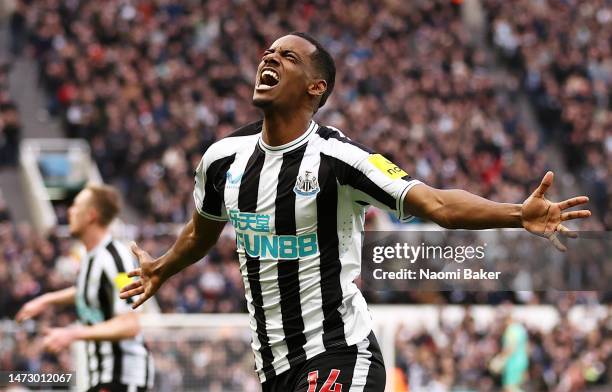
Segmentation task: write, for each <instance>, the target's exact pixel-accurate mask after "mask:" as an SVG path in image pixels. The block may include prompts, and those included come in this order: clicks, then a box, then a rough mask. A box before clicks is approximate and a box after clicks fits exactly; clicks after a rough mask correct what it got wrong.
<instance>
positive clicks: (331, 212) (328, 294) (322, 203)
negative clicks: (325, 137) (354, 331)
mask: <svg viewBox="0 0 612 392" xmlns="http://www.w3.org/2000/svg"><path fill="white" fill-rule="evenodd" d="M318 178H319V187H320V189H321V190H320V191H319V193H318V194H317V237H318V240H319V253H320V254H321V297H322V301H323V317H324V319H323V343H324V345H325V348H326V349H329V348H330V347H334V346H340V345H342V346H346V338H345V336H344V322H343V321H342V315H341V314H340V310H339V309H340V306H341V305H342V286H341V284H340V273H341V271H342V264H341V263H340V253H339V250H338V246H339V240H338V228H337V226H338V224H337V221H336V220H337V213H338V187H337V183H336V178H335V176H334V174H333V161H332V159H331V158H330V157H328V156H327V155H325V154H321V163H320V165H319V173H318Z"/></svg>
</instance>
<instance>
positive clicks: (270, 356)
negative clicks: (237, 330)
mask: <svg viewBox="0 0 612 392" xmlns="http://www.w3.org/2000/svg"><path fill="white" fill-rule="evenodd" d="M261 127H262V122H261V121H259V122H256V123H253V124H250V125H247V126H246V127H243V128H241V129H239V130H238V131H236V132H235V133H234V134H232V135H230V136H229V137H227V138H225V139H221V140H219V141H218V142H216V143H214V144H213V145H212V146H211V147H210V148H209V149H208V150H207V151H206V153H205V154H204V157H203V158H202V160H201V162H200V164H199V165H198V168H197V170H196V174H195V190H194V199H195V203H196V208H197V210H198V212H199V213H200V214H201V215H202V216H204V217H206V218H208V219H214V220H224V221H225V220H229V221H230V222H231V224H232V225H233V226H234V228H235V230H236V242H237V249H238V254H239V259H240V269H241V272H242V276H243V280H244V285H245V289H246V299H247V306H248V310H249V313H250V315H251V323H250V324H251V329H252V332H253V334H252V337H253V342H252V347H253V351H254V354H255V362H256V369H257V372H258V374H259V377H260V380H261V381H262V382H263V381H265V380H266V379H270V378H271V377H273V376H274V375H277V374H280V373H282V372H284V371H286V370H288V369H289V368H291V367H293V366H296V365H297V364H299V363H301V362H303V361H304V360H306V359H308V358H311V357H313V356H314V355H317V354H319V353H322V352H323V351H325V350H326V349H328V348H332V347H341V346H346V345H353V344H356V343H358V342H361V341H363V339H364V338H366V337H367V336H368V334H369V333H370V331H371V329H372V321H371V317H370V314H369V312H368V310H367V306H366V302H365V300H364V298H363V296H362V294H361V292H360V291H359V290H358V289H357V286H356V285H355V284H354V283H353V280H354V279H355V278H356V277H357V275H359V273H360V265H361V246H362V231H363V225H364V213H365V209H366V207H367V206H368V205H375V206H377V207H380V208H382V209H385V210H388V211H394V212H395V213H396V215H397V217H398V218H399V219H400V220H405V219H406V218H408V217H407V216H406V214H405V212H404V211H403V207H402V204H403V203H402V201H403V199H404V196H405V194H406V193H407V192H408V190H409V189H410V188H411V187H412V186H414V185H416V184H417V183H418V181H416V180H413V179H411V178H410V176H408V175H407V174H406V173H405V172H404V171H403V170H401V169H400V168H398V167H397V166H396V165H394V164H393V163H391V162H389V161H388V160H386V159H385V158H384V157H383V156H381V155H379V154H375V153H373V152H372V151H370V150H368V149H367V148H365V147H363V146H360V145H358V144H356V143H354V142H353V141H351V140H350V139H348V138H346V137H345V136H344V135H343V134H342V133H341V132H340V131H338V130H337V129H334V128H328V127H319V126H318V125H317V124H316V123H315V122H314V121H312V122H311V123H310V125H309V127H308V129H307V131H306V132H305V133H304V134H303V135H302V136H300V137H299V138H297V139H296V140H294V141H292V142H290V143H288V144H286V145H283V146H276V147H272V146H268V145H266V144H265V143H264V142H263V140H262V138H261Z"/></svg>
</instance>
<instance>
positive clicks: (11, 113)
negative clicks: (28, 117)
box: [0, 63, 21, 169]
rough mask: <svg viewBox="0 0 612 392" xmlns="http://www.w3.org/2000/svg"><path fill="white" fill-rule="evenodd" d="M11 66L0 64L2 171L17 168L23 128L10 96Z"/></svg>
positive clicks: (0, 153)
mask: <svg viewBox="0 0 612 392" xmlns="http://www.w3.org/2000/svg"><path fill="white" fill-rule="evenodd" d="M9 71H10V66H9V65H8V64H2V63H0V169H1V168H2V167H3V166H16V165H17V158H18V152H19V137H20V134H21V126H20V123H19V115H18V113H17V107H16V106H15V103H14V102H13V101H12V100H11V97H10V95H9V85H8V76H9Z"/></svg>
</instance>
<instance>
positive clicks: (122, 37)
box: [0, 0, 612, 391]
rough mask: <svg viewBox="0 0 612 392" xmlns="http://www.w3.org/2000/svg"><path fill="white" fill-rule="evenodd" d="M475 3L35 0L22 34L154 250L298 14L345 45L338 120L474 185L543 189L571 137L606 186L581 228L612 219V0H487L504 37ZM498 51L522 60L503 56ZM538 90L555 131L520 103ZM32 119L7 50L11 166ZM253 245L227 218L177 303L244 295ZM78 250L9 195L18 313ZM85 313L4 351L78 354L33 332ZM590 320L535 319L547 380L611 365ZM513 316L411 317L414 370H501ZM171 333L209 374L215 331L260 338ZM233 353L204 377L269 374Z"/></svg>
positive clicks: (465, 380)
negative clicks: (45, 229) (480, 321)
mask: <svg viewBox="0 0 612 392" xmlns="http://www.w3.org/2000/svg"><path fill="white" fill-rule="evenodd" d="M459 3H461V2H453V1H443V0H436V1H414V2H402V1H399V0H388V1H385V2H375V1H358V2H355V1H349V0H338V1H333V2H327V1H323V0H310V1H304V0H299V1H291V2H289V1H272V0H254V1H246V2H244V1H231V2H228V1H223V0H209V1H205V2H201V1H179V0H134V1H124V0H108V1H104V2H101V1H93V0H83V1H62V0H44V1H33V0H18V1H17V2H16V4H17V7H16V9H15V12H14V14H13V16H12V19H11V22H10V30H11V45H10V49H11V51H12V52H13V54H15V55H20V54H24V53H25V54H28V55H30V56H32V57H33V58H35V59H36V60H37V61H38V62H39V65H40V75H39V78H40V84H41V86H42V88H44V89H45V91H46V93H47V95H48V107H47V109H48V111H49V112H50V113H51V114H52V115H55V116H58V117H59V118H61V119H62V122H63V124H64V128H65V132H66V135H67V136H69V137H80V138H85V139H87V140H88V141H89V142H90V143H91V147H92V152H93V155H94V158H95V160H96V162H97V164H98V167H99V168H100V171H101V173H102V175H103V177H104V179H105V181H106V182H108V183H112V184H114V185H116V186H117V187H119V188H120V189H121V190H122V193H123V195H124V196H125V198H126V199H127V201H128V202H129V203H130V204H131V205H133V206H135V207H136V208H137V209H138V210H139V211H140V212H141V213H142V214H143V216H144V218H143V222H142V224H141V227H140V228H139V232H138V234H137V241H138V242H139V244H140V245H141V246H142V247H143V248H144V249H145V250H147V251H148V252H149V253H151V254H152V255H153V256H157V255H161V254H162V253H163V252H164V251H165V250H166V249H168V247H169V246H170V244H171V243H172V241H173V239H174V235H171V234H169V233H168V232H158V230H157V227H158V226H156V224H155V223H157V222H174V223H183V222H185V221H186V220H187V219H188V218H189V215H190V214H191V212H192V210H193V202H192V196H191V193H192V190H193V171H194V168H195V167H196V165H197V163H198V162H199V160H200V159H201V156H202V154H203V152H204V151H205V150H206V148H207V147H208V146H209V145H210V144H211V143H213V142H214V141H215V140H218V139H219V138H221V137H223V136H225V135H227V134H228V133H230V132H231V131H232V130H233V129H235V128H237V127H239V126H241V125H244V124H246V123H248V122H250V121H253V120H256V119H257V118H259V116H260V114H259V113H258V112H257V110H255V109H254V108H253V107H252V106H251V97H252V91H253V83H254V79H255V72H256V68H257V64H258V62H259V61H260V57H261V55H262V53H263V50H264V49H265V48H266V47H267V46H268V45H270V44H271V43H272V42H273V41H274V39H276V38H278V37H280V36H282V35H284V34H286V33H287V32H290V31H293V30H301V31H309V32H314V33H315V35H316V36H317V37H318V38H320V39H321V41H322V43H323V44H324V45H325V46H326V47H327V48H329V50H330V51H331V53H332V55H333V57H334V59H335V60H336V65H337V68H338V75H337V79H336V89H335V91H334V93H333V94H332V96H331V97H330V100H329V101H328V103H327V105H326V106H325V107H324V108H323V109H321V110H320V111H319V113H318V114H317V117H316V119H317V121H318V122H319V123H322V124H329V125H333V126H336V127H338V128H340V129H341V130H343V131H344V132H345V133H346V134H347V135H348V136H349V137H351V138H353V139H355V140H358V141H360V142H362V143H364V144H366V145H369V146H370V147H372V148H374V149H375V150H377V151H378V152H380V153H382V154H384V155H386V156H387V157H389V158H390V159H391V160H393V161H395V162H396V163H397V164H398V165H399V166H401V167H403V168H404V169H405V170H406V171H407V172H409V173H410V174H411V175H413V176H414V177H416V178H419V179H421V180H423V181H424V182H426V183H428V184H429V185H432V186H436V187H441V188H454V187H456V188H462V189H468V190H470V191H471V192H473V193H476V194H480V195H482V196H485V197H488V198H492V199H494V200H497V201H502V202H520V201H522V200H523V199H524V198H525V197H526V196H527V194H528V192H530V191H531V190H532V189H533V187H534V185H535V184H537V183H538V182H539V180H540V178H541V175H543V173H544V172H545V171H546V170H547V169H549V168H550V165H551V161H550V160H549V159H551V158H549V157H547V156H546V155H545V154H544V153H543V149H544V147H545V146H546V145H547V144H550V143H551V141H553V140H558V141H560V143H561V145H562V146H563V155H562V157H563V159H565V162H564V163H565V164H566V165H567V167H568V168H569V169H570V170H571V171H572V172H573V173H574V174H576V176H577V178H578V179H579V181H580V184H577V185H575V186H574V187H573V188H572V193H575V192H576V189H583V190H584V193H586V194H588V195H589V196H591V201H592V202H591V203H592V205H591V206H590V208H591V209H593V212H594V213H595V215H596V216H594V217H593V218H592V219H590V220H589V221H588V222H586V223H581V224H580V225H581V227H582V229H583V230H602V229H604V228H607V229H610V228H611V227H612V209H611V208H609V207H610V203H611V200H612V197H611V193H612V190H611V182H610V175H609V173H610V165H611V164H612V163H611V162H612V160H611V159H610V155H611V151H612V133H611V132H612V114H611V113H612V111H611V108H612V106H611V105H612V96H611V94H610V91H612V90H611V89H610V83H612V55H611V52H610V51H611V45H612V43H611V38H612V35H611V34H612V8H611V6H610V3H609V2H607V1H605V0H595V1H589V2H579V1H578V0H566V1H561V2H553V1H552V0H550V1H549V0H540V1H529V0H520V1H517V2H511V3H510V2H504V1H501V0H483V1H482V3H483V4H484V5H485V10H486V12H487V16H488V24H487V28H488V30H487V33H488V36H489V38H490V43H491V44H492V45H493V46H494V47H495V49H496V51H495V52H494V51H491V50H487V48H484V47H481V46H479V45H477V44H476V43H475V42H474V41H473V40H472V37H471V35H470V34H469V33H468V31H467V28H466V26H465V25H464V24H463V23H462V22H461V16H460V10H459V6H458V4H459ZM559 21H563V23H559ZM497 55H500V56H501V58H502V60H503V62H504V64H505V66H506V67H507V69H504V68H502V67H499V66H498V65H497V63H496V61H497V60H496V56H497ZM508 70H509V71H510V72H508ZM523 93H526V94H527V96H528V97H529V99H530V102H531V104H532V107H533V108H534V109H535V113H536V117H537V119H538V120H539V125H540V126H541V127H542V133H540V132H538V130H537V129H533V128H532V127H530V126H528V125H527V123H526V121H525V119H524V118H525V117H524V116H523V114H522V113H521V110H522V109H521V108H520V106H519V103H518V102H519V101H520V96H521V95H522V94H523ZM19 133H20V126H19V120H18V116H17V111H16V108H15V106H14V104H13V103H12V101H11V100H10V97H9V96H8V67H6V66H0V167H2V166H3V165H14V164H15V162H16V159H17V155H16V153H17V143H18V138H19ZM555 192H559V188H555ZM558 196H559V195H558V194H554V193H553V194H551V195H550V197H551V198H552V199H559V198H560V197H558ZM234 249H235V243H234V240H233V239H232V237H231V236H225V235H224V236H222V237H221V240H220V241H219V243H218V244H217V246H216V247H215V248H214V249H213V250H212V251H211V252H210V254H209V255H208V256H207V257H206V259H205V260H204V261H203V262H200V263H197V264H195V265H193V266H191V267H189V269H188V271H185V272H184V273H182V274H180V275H178V276H176V277H174V278H173V279H171V280H170V281H169V282H167V284H166V285H164V287H163V288H162V289H161V290H160V292H159V293H158V294H157V295H156V299H157V303H158V304H159V306H160V309H161V311H163V312H184V313H200V312H243V311H244V310H245V303H244V295H243V294H244V293H243V287H242V278H241V276H240V271H239V268H238V265H237V261H236V254H235V252H234ZM78 258H79V251H78V248H75V246H74V244H73V243H72V241H70V240H68V239H66V238H65V237H64V236H61V235H58V234H57V233H51V234H50V235H49V236H48V237H47V238H43V237H41V236H39V235H37V234H36V233H34V232H33V231H32V229H31V228H30V227H28V226H27V225H21V224H16V223H13V222H10V216H9V213H8V209H7V208H6V206H5V203H4V202H3V200H2V198H1V195H0V287H2V290H0V319H3V318H13V317H14V314H15V312H16V311H17V309H18V308H19V307H20V306H21V305H22V304H23V303H25V302H26V301H27V300H28V299H30V298H32V297H34V296H36V295H39V294H40V293H42V292H45V291H51V290H56V289H59V288H63V287H66V286H68V285H71V284H73V283H74V279H75V276H76V275H75V274H76V271H77V269H78ZM370 299H371V300H373V302H376V300H385V298H378V297H376V296H375V295H373V296H372V297H371V298H370ZM402 300H403V301H406V300H408V301H409V302H415V303H421V302H429V303H432V302H435V303H449V302H450V303H468V302H477V303H495V304H497V303H501V302H504V301H513V302H519V303H539V302H550V303H558V302H559V301H569V303H570V304H576V303H578V304H580V303H592V302H599V301H600V300H601V298H600V297H599V296H598V294H596V293H578V294H575V295H569V296H568V295H567V294H564V293H558V292H556V293H550V292H547V293H533V292H529V293H528V294H525V292H523V293H521V292H518V291H515V292H511V291H506V292H495V293H485V294H480V293H478V294H474V293H472V294H470V293H463V292H459V291H456V292H453V293H436V292H416V293H413V294H411V295H410V296H409V297H403V298H402ZM74 318H75V317H74V312H73V310H71V309H68V308H67V309H65V310H62V311H54V310H51V309H49V310H48V311H47V312H45V313H44V314H43V315H42V317H41V318H40V321H39V324H37V326H36V327H35V326H33V325H30V326H29V327H28V326H26V327H25V328H24V329H20V330H18V331H15V332H14V333H11V332H10V331H8V330H4V329H0V368H2V369H5V370H8V369H28V370H37V369H41V368H45V369H55V368H57V369H59V368H64V369H68V368H69V366H67V362H66V361H69V358H68V357H59V358H57V357H51V356H48V355H43V354H42V353H41V351H40V347H38V346H36V345H32V344H29V343H28V342H31V340H32V339H33V336H34V332H36V330H37V329H38V328H39V327H40V326H45V325H66V324H69V323H70V322H72V321H73V320H74ZM28 328H29V329H28ZM573 328H574V327H572V326H571V325H568V324H567V323H566V322H565V321H563V322H562V323H561V324H560V325H559V326H557V327H556V329H555V330H554V331H553V333H552V334H543V333H540V332H537V331H529V333H530V342H531V345H532V350H531V354H530V360H531V361H532V363H533V364H534V366H533V367H532V368H531V367H530V381H529V382H530V385H533V387H534V388H535V389H537V390H540V389H547V387H549V386H550V385H557V384H559V383H560V382H561V381H562V379H563V378H564V377H566V378H568V377H574V376H575V375H576V374H594V373H593V371H592V368H593V367H594V366H595V367H596V365H592V366H591V365H589V364H594V363H596V362H597V360H599V361H608V365H606V366H607V368H606V369H607V371H609V370H610V366H609V360H610V336H609V329H605V327H604V325H603V324H602V325H601V326H600V327H598V329H597V330H596V332H593V333H590V334H583V333H581V332H580V331H578V330H575V329H573ZM8 334H11V336H10V337H9V336H8ZM500 336H501V327H500V326H492V327H491V330H487V331H484V330H476V329H475V328H474V326H473V325H471V322H470V320H469V318H466V319H465V320H464V322H463V324H462V327H461V328H459V327H457V328H454V329H453V328H447V329H444V330H443V331H442V332H441V334H439V335H432V334H430V333H425V332H423V333H422V334H421V335H419V336H412V335H410V334H408V333H400V334H399V335H398V339H397V343H396V344H397V345H398V350H397V352H398V361H399V363H401V367H402V370H401V371H402V372H405V373H406V374H408V375H411V374H412V375H413V376H411V377H410V379H411V381H410V382H411V383H412V382H413V381H412V380H420V381H414V382H415V383H416V382H418V383H421V384H415V385H414V386H413V385H412V384H411V390H419V388H421V389H422V390H434V389H433V388H434V387H436V386H442V387H443V386H444V385H446V386H448V385H465V386H474V385H477V386H482V387H486V386H487V385H490V386H491V388H492V389H495V388H493V386H494V385H496V384H495V383H496V380H495V376H494V375H493V374H489V373H488V371H487V370H486V369H487V368H488V367H487V366H486V364H487V363H488V361H489V360H490V358H491V357H492V356H493V355H495V354H496V353H497V352H499V342H500ZM443 342H446V343H443ZM159 344H160V350H166V348H167V349H168V351H169V352H172V353H173V355H174V357H172V358H178V359H159V360H158V369H173V368H176V367H181V368H185V362H184V361H186V360H190V361H192V362H193V364H194V365H193V366H194V369H196V370H197V371H194V377H196V376H199V375H201V374H203V373H202V369H201V368H202V364H209V362H207V361H211V360H213V359H211V358H212V357H211V352H213V351H214V352H215V355H218V353H220V352H227V353H228V354H227V355H228V356H230V357H231V356H232V355H233V354H232V352H234V351H235V352H236V353H238V352H240V353H244V352H245V351H246V352H248V350H247V348H245V347H242V346H240V345H241V344H242V343H240V342H237V341H233V340H232V341H230V340H228V341H220V342H219V343H210V344H211V345H208V344H207V343H202V344H201V347H200V349H199V350H195V352H196V354H197V355H194V356H193V357H191V358H190V359H189V358H187V357H188V356H189V355H190V354H189V355H188V353H187V352H183V351H184V350H182V349H181V347H176V348H170V347H165V346H163V344H162V343H159ZM217 344H218V345H221V346H222V347H223V348H219V347H216V346H214V345H217ZM239 346H240V347H239ZM241 350H245V351H241ZM164 352H165V351H164ZM181 358H183V359H181ZM185 358H187V359H185ZM228 358H229V357H228ZM241 358H242V357H241ZM214 360H215V361H216V359H214ZM224 360H225V359H219V360H218V361H217V362H215V363H218V366H219V367H218V368H222V367H223V366H230V365H229V363H230V362H231V361H229V360H228V362H227V363H225V362H223V361H224ZM243 360H244V361H246V360H245V359H240V361H243ZM249 360H250V359H249ZM249 366H250V365H249ZM589 366H590V367H589ZM54 367H55V368H54ZM204 368H207V369H212V368H214V366H213V367H206V366H205V367H204ZM215 369H216V368H215ZM589 372H590V373H589ZM216 373H217V375H219V374H222V373H224V372H216ZM230 373H231V374H237V375H238V376H237V377H238V378H240V380H238V379H236V380H220V381H218V383H217V381H216V380H217V379H216V378H214V377H212V376H211V375H209V376H210V378H209V377H206V380H213V381H205V382H212V383H213V384H214V385H211V386H210V388H211V390H213V389H214V388H218V389H219V390H224V391H225V390H232V388H236V389H237V390H240V387H236V385H242V384H240V383H241V382H245V383H249V382H251V381H249V380H250V378H249V377H248V376H247V375H244V378H241V377H242V372H241V371H239V370H238V369H237V370H236V371H232V372H230ZM595 373H597V372H595ZM414 374H417V375H419V374H420V376H418V377H416V376H414ZM576 377H577V378H578V379H579V378H580V377H579V376H576ZM602 377H604V376H602ZM605 377H607V378H606V380H608V381H610V376H609V375H607V376H605ZM598 380H600V378H597V379H595V380H594V381H598ZM164 382H167V383H168V385H171V386H172V387H170V389H173V388H174V387H173V386H175V385H182V384H181V382H182V381H180V380H173V379H171V378H167V379H166V381H164ZM203 382H204V381H203ZM565 382H566V383H569V382H574V381H572V380H569V381H565ZM577 382H578V381H577ZM430 386H431V388H430ZM540 386H544V387H542V388H539V387H540ZM178 389H181V388H180V387H178ZM175 390H176V389H175ZM243 390H246V389H243ZM568 390H571V389H568Z"/></svg>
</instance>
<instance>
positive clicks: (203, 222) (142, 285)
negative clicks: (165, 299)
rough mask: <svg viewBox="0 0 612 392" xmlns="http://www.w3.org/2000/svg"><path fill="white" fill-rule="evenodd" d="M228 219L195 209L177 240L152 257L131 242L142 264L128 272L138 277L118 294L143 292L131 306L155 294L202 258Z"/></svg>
mask: <svg viewBox="0 0 612 392" xmlns="http://www.w3.org/2000/svg"><path fill="white" fill-rule="evenodd" d="M223 226H225V222H220V221H215V220H211V219H206V218H204V217H202V216H201V215H200V214H198V212H197V211H194V213H193V216H192V218H191V220H190V221H189V222H188V223H187V225H185V227H184V228H183V230H182V231H181V233H180V234H179V236H178V238H177V240H176V242H175V243H174V245H172V247H171V248H170V250H169V251H168V252H166V254H164V255H163V256H161V257H160V258H158V259H153V258H152V257H151V256H150V255H149V254H148V253H147V252H145V251H144V250H142V249H140V248H139V247H138V246H137V245H136V244H132V252H134V254H135V255H136V257H137V258H138V261H139V263H140V268H137V269H135V270H133V271H130V272H128V276H130V277H134V276H137V277H139V279H138V280H137V281H135V282H132V283H130V284H128V285H127V286H125V287H123V288H122V289H121V292H120V295H119V297H120V298H122V299H126V298H129V297H133V296H135V295H140V297H139V298H138V300H137V301H135V302H134V304H133V305H132V308H134V309H135V308H137V307H138V306H140V305H141V304H142V303H143V302H145V301H146V300H147V299H149V298H150V297H152V296H153V295H154V294H155V293H156V292H157V290H158V289H159V288H160V286H161V285H162V284H163V283H164V282H165V281H166V280H168V278H170V277H171V276H172V275H174V274H176V273H177V272H179V271H181V270H183V269H184V268H186V267H188V266H190V265H191V264H193V263H195V262H196V261H198V260H200V259H202V257H204V256H205V255H206V253H207V252H208V251H209V250H210V248H212V246H213V245H214V244H215V243H216V242H217V239H218V238H219V235H220V234H221V231H222V230H223Z"/></svg>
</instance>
